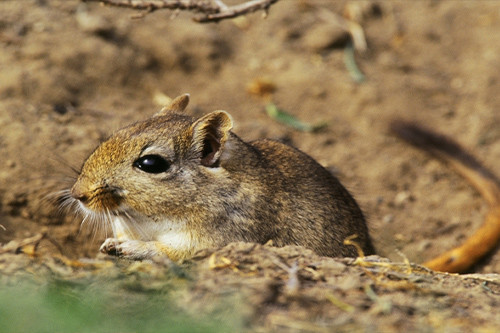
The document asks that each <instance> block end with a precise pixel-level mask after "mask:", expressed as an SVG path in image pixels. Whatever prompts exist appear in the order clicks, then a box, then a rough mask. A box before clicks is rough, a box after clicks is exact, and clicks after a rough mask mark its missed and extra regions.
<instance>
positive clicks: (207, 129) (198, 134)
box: [191, 111, 233, 167]
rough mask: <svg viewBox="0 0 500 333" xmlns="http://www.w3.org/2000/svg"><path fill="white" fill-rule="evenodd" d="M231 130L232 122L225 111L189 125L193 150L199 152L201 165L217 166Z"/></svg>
mask: <svg viewBox="0 0 500 333" xmlns="http://www.w3.org/2000/svg"><path fill="white" fill-rule="evenodd" d="M232 128H233V120H232V119H231V115H230V114H229V113H227V112H226V111H214V112H211V113H209V114H207V115H205V116H203V117H201V118H200V119H198V120H197V121H195V122H194V123H193V125H191V131H192V135H193V148H194V149H195V150H196V151H198V152H201V164H203V165H204V166H207V167H216V166H218V162H219V157H220V155H221V154H222V151H223V149H224V144H225V143H226V141H227V139H228V138H229V133H230V131H231V129H232Z"/></svg>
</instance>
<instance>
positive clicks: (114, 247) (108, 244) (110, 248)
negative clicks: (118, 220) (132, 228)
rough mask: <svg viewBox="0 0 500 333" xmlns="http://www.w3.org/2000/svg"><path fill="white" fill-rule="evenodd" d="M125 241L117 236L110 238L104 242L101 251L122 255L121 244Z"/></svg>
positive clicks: (112, 254) (111, 254)
mask: <svg viewBox="0 0 500 333" xmlns="http://www.w3.org/2000/svg"><path fill="white" fill-rule="evenodd" d="M122 242H123V241H121V240H119V239H117V238H108V239H106V240H105V241H104V243H102V245H101V247H100V248H99V251H100V252H101V253H105V254H108V255H110V256H117V257H120V256H121V255H122V254H121V248H120V244H121V243H122Z"/></svg>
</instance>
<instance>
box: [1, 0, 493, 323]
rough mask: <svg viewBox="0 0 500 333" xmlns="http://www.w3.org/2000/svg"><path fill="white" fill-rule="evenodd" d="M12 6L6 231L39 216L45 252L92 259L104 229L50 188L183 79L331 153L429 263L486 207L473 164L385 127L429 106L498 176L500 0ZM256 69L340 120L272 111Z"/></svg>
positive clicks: (16, 233)
mask: <svg viewBox="0 0 500 333" xmlns="http://www.w3.org/2000/svg"><path fill="white" fill-rule="evenodd" d="M0 8H1V10H0V44H1V49H0V149H1V151H2V157H3V158H2V164H1V165H2V166H1V168H0V225H1V228H0V243H7V242H9V241H11V240H21V239H25V238H27V237H31V236H34V235H36V234H39V233H41V232H42V233H46V234H47V235H48V236H49V237H50V238H51V239H52V240H53V241H52V242H49V241H43V242H42V243H41V244H40V247H39V248H38V249H37V253H38V255H39V256H40V257H41V258H48V257H51V256H54V255H61V254H62V255H64V256H65V257H68V258H74V259H76V258H82V257H88V258H94V257H95V256H96V253H97V249H98V246H99V244H100V243H101V242H102V240H103V239H104V235H93V234H92V232H91V230H87V229H83V230H81V229H80V224H79V220H78V217H75V216H72V215H71V214H69V215H61V214H57V207H55V206H54V205H53V204H51V203H50V202H49V201H47V199H46V196H47V195H49V194H50V193H53V192H55V191H58V190H61V189H64V188H68V187H69V186H71V184H72V182H73V181H74V179H75V177H76V175H77V173H76V172H75V171H74V170H78V169H79V168H80V166H81V164H82V163H83V161H84V159H85V158H86V156H88V154H89V153H90V152H91V151H92V150H93V148H94V147H95V146H96V145H97V144H98V143H99V142H100V141H102V140H103V139H104V138H106V137H107V136H108V135H109V134H110V133H111V132H112V131H114V130H116V129H118V128H120V127H121V126H123V125H126V124H128V123H130V122H133V121H136V120H141V119H144V118H147V117H148V116H149V115H151V114H153V113H154V112H155V111H157V110H158V109H159V108H160V107H161V102H162V99H161V97H162V96H164V95H166V96H170V97H174V96H176V95H179V94H181V93H185V92H188V93H190V94H191V103H192V104H191V106H190V112H191V114H193V115H201V114H204V113H207V112H209V111H212V110H215V109H224V110H227V111H228V112H230V113H231V115H232V116H233V118H234V120H235V123H236V127H235V132H236V133H237V134H238V135H239V136H240V137H242V138H243V139H245V140H252V139H257V138H262V137H270V138H275V139H284V140H287V142H290V143H292V144H293V145H295V146H297V147H298V148H300V149H301V150H303V151H305V152H306V153H308V154H310V155H311V156H313V157H314V158H315V159H316V160H318V161H319V162H320V163H321V164H322V165H324V166H326V167H328V168H329V169H330V170H331V171H332V172H334V173H335V174H336V175H337V176H338V177H339V179H340V180H341V181H342V183H343V184H344V185H345V186H346V187H347V188H348V189H349V190H350V191H351V192H352V193H353V195H354V196H355V197H356V199H357V201H358V203H359V204H360V205H361V207H362V208H363V210H364V212H365V214H366V216H367V217H368V223H369V227H370V230H371V235H372V237H373V239H374V243H375V246H376V248H377V252H378V253H379V254H380V255H381V256H383V257H387V258H389V259H391V260H396V261H402V256H404V257H406V258H408V259H409V260H410V261H412V262H416V263H421V262H423V261H425V260H427V259H430V258H431V257H433V256H434V255H437V254H439V253H441V252H442V251H444V250H446V249H449V248H451V247H453V246H454V245H457V244H459V243H460V242H461V241H462V240H464V239H465V238H466V237H467V236H468V235H470V234H471V232H472V231H473V230H475V229H476V228H477V227H478V226H479V225H480V224H481V222H482V219H483V216H484V214H485V213H486V211H487V206H486V204H485V203H484V201H483V200H482V198H481V197H480V196H479V194H477V193H476V192H475V191H474V190H473V189H472V188H471V187H470V186H469V185H468V184H467V183H466V182H465V181H464V180H463V179H462V178H460V177H459V176H457V175H456V174H454V173H453V172H452V171H450V170H449V169H447V168H446V167H445V166H443V165H442V164H441V163H439V162H437V161H435V160H434V159H433V158H431V157H429V156H428V155H426V154H425V153H422V152H420V151H417V150H415V149H413V148H411V147H408V146H407V145H406V144H405V143H403V142H401V141H399V140H398V139H396V138H394V137H393V136H391V135H389V133H388V130H387V128H388V124H389V122H390V121H391V120H392V119H394V118H403V119H409V120H416V121H418V122H420V123H422V124H425V125H427V126H428V127H431V128H433V129H435V130H437V131H439V132H441V133H444V134H447V135H449V136H450V137H452V138H454V139H455V140H457V141H458V142H460V143H462V144H463V145H464V146H466V147H468V149H469V150H470V151H471V152H472V153H473V154H474V155H475V156H477V157H478V158H479V159H480V160H482V161H483V162H484V164H485V165H486V166H489V167H490V168H491V170H492V171H493V172H495V173H497V174H499V171H498V168H497V166H498V165H499V164H500V144H499V139H500V126H499V125H500V113H499V111H498V110H499V109H500V94H499V93H498V92H499V91H500V80H499V79H498V70H497V69H498V68H500V43H498V41H499V40H500V5H499V4H498V3H497V2H496V1H481V2H472V1H463V2H455V1H418V2H411V3H410V2H396V1H394V2H391V1H383V2H371V1H367V2H352V3H348V2H344V1H339V2H327V1H314V0H309V1H308V0H300V1H299V0H297V1H294V0H282V1H280V2H278V3H277V4H276V5H274V6H273V7H272V8H271V11H270V12H269V16H268V17H267V18H266V19H262V17H261V13H257V14H252V15H249V16H247V17H245V18H242V19H238V20H233V21H223V22H220V23H218V24H206V25H201V24H196V23H194V22H193V21H192V20H191V19H190V18H191V15H190V14H187V13H181V14H180V15H179V16H178V17H176V18H175V19H171V13H169V12H167V11H158V12H154V13H152V14H149V15H146V16H145V17H144V18H142V19H131V15H133V14H136V13H135V12H133V11H130V10H124V9H117V8H107V7H102V6H99V5H97V4H92V5H85V4H81V3H79V2H77V1H55V0H52V1H51V0H38V1H28V0H25V1H4V2H2V3H0ZM346 8H350V11H351V12H353V11H354V10H359V12H360V13H361V16H360V18H359V19H358V21H359V23H360V25H361V27H362V28H363V31H364V33H365V34H366V40H367V44H368V48H367V50H366V51H365V52H356V54H355V60H356V63H357V66H358V67H359V69H360V70H361V71H362V73H363V74H364V81H362V82H356V80H354V77H353V72H352V70H350V69H349V67H348V66H346V40H347V39H346V33H345V32H344V31H342V30H341V29H340V28H338V27H337V26H336V25H335V24H334V23H332V20H331V15H334V14H332V13H337V14H342V13H343V12H344V11H345V10H346ZM325 13H326V14H325ZM257 82H268V83H271V84H272V85H273V86H275V87H276V90H275V91H274V92H273V93H272V94H271V96H268V98H270V99H271V100H272V102H274V103H275V104H276V105H277V106H278V107H279V108H281V109H283V110H286V111H287V112H289V113H291V114H293V115H295V116H296V117H297V118H299V119H302V120H304V121H307V122H310V123H317V122H326V123H327V124H328V126H327V127H326V129H324V130H323V131H319V132H315V133H308V132H300V131H296V130H294V129H292V128H290V127H288V126H285V125H283V124H279V123H277V122H275V121H274V120H273V119H271V118H269V117H268V116H267V115H266V113H265V112H264V108H265V105H266V104H267V103H268V102H269V99H266V98H263V97H262V96H258V95H255V94H252V93H251V90H252V89H249V86H252V85H253V86H255V84H256V83H257ZM303 255H304V256H305V258H307V256H308V255H312V254H308V253H307V252H306V253H305V254H303ZM18 257H22V255H20V256H18ZM499 259H500V251H498V248H497V250H495V251H493V253H492V254H491V255H489V256H488V257H487V258H485V259H484V260H482V261H481V262H480V263H479V264H478V265H477V266H476V267H475V268H474V269H473V271H474V272H476V273H483V274H484V273H496V272H499V271H500V260H499ZM9 260H11V259H9ZM311 260H312V259H311ZM315 260H320V259H316V258H315V259H314V260H313V261H315ZM321 260H323V259H321ZM324 260H326V259H324ZM328 260H330V259H328ZM21 266H22V265H21ZM211 271H213V270H208V272H211ZM228 274H231V270H228ZM359 274H362V272H361V273H359ZM213 278H214V279H216V278H217V277H216V276H214V277H213ZM453 281H454V283H457V284H460V283H462V282H460V281H462V280H458V279H457V280H453ZM243 283H244V282H243ZM249 283H250V282H249ZM360 283H361V285H362V283H363V282H360ZM497 283H498V282H497ZM192 290H197V289H196V288H194V289H192ZM495 290H496V291H495ZM495 290H494V291H493V292H492V295H495V297H496V298H490V299H491V302H490V303H489V304H490V305H491V306H493V305H494V304H497V305H498V302H499V301H500V300H499V298H498V295H499V293H498V287H497V289H495ZM410 294H411V293H410ZM413 295H415V294H413ZM398 297H400V296H398ZM401 297H402V296H401ZM415 297H418V293H417V296H415ZM491 297H493V296H491ZM262 302H264V303H265V302H266V300H262ZM280 302H281V301H280ZM256 304H259V302H254V303H252V305H253V306H256V307H258V305H256ZM273 304H274V303H273ZM360 304H361V303H360ZM358 305H359V304H358V303H356V309H357V310H360V311H361V309H364V310H366V309H369V308H370V306H369V305H366V304H365V305H364V306H362V305H359V306H358ZM483 305H484V304H483ZM286 308H287V309H291V310H292V309H293V307H286ZM303 308H307V307H305V306H304V307H303ZM472 308H474V307H473V306H472ZM481 311H483V312H484V311H487V310H485V309H482V310H481ZM382 312H383V311H382ZM410 312H411V311H410ZM412 313H413V314H408V313H405V314H404V315H403V314H402V313H400V314H399V315H400V316H401V317H399V319H400V320H403V319H402V318H404V316H413V315H414V313H419V312H418V311H417V312H412ZM393 314H394V313H393ZM420 314H422V313H420ZM260 315H263V316H264V315H265V316H268V315H269V313H266V314H262V313H261V314H260ZM280 315H281V314H280ZM321 315H322V314H319V316H320V317H321ZM323 315H325V316H327V317H328V316H330V314H328V313H327V312H324V313H323ZM256 316H257V315H256ZM415 316H417V317H418V315H415ZM306 317H307V316H304V318H306ZM260 318H262V317H260ZM266 318H268V317H266ZM304 318H302V319H301V320H305V319H304ZM370 318H371V317H370ZM412 318H415V317H412ZM474 318H479V317H474ZM479 322H481V321H479ZM484 322H485V321H482V323H484ZM330 323H331V322H330ZM357 323H359V325H358V326H356V327H358V328H359V327H367V326H366V325H364V324H363V323H364V321H360V322H357ZM390 323H392V322H390ZM390 323H389V324H388V323H385V324H388V325H389V326H391V325H392V324H390ZM471 323H472V322H469V324H471ZM474 323H476V322H474ZM385 324H384V325H385ZM417 324H418V323H417ZM496 324H498V323H496ZM259 325H263V324H262V321H261V322H260V324H259ZM417 326H418V325H417ZM438 326H439V325H438ZM263 327H266V325H264V326H263ZM269 327H276V326H267V328H269ZM377 327H378V328H383V327H387V326H383V325H382V326H377ZM391 327H397V325H396V326H391ZM414 327H415V326H414ZM464 327H467V326H464ZM497 327H498V326H497Z"/></svg>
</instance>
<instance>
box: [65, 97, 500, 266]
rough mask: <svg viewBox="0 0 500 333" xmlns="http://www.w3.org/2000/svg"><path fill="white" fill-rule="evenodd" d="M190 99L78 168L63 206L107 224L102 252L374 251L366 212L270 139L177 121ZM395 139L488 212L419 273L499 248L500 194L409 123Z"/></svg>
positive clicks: (451, 147) (128, 131) (476, 167)
mask: <svg viewBox="0 0 500 333" xmlns="http://www.w3.org/2000/svg"><path fill="white" fill-rule="evenodd" d="M188 102H189V97H188V95H183V96H180V97H177V98H176V99H174V100H173V101H172V103H171V104H170V105H169V106H167V107H165V108H163V109H162V110H161V111H160V112H158V113H157V114H155V115H154V116H153V117H151V118H149V119H147V120H145V121H142V122H138V123H135V124H132V125H130V126H128V127H125V128H123V129H122V130H119V131H118V132H116V133H115V134H113V135H112V136H111V137H110V138H109V139H108V140H107V141H105V142H103V143H102V144H101V145H100V146H99V147H97V149H96V150H95V151H94V152H93V153H92V154H91V155H90V157H89V158H88V159H87V160H86V161H85V163H84V165H83V167H82V169H81V172H80V175H79V177H78V179H77V181H76V183H75V184H74V186H73V187H72V189H71V191H70V194H69V196H67V197H66V199H65V200H66V204H69V205H72V204H76V206H77V207H79V210H80V211H81V212H82V213H83V215H84V218H85V219H93V220H96V221H99V222H101V223H107V224H109V225H111V228H112V229H113V234H114V238H108V239H107V240H106V241H105V242H104V244H103V245H102V246H101V251H102V252H104V253H108V254H112V255H117V256H121V257H126V258H131V259H147V258H152V257H154V256H156V255H167V256H168V257H169V258H171V259H173V260H180V259H184V258H189V257H191V256H192V255H193V254H194V253H195V252H196V251H198V250H200V249H203V248H208V247H221V246H224V245H226V244H228V243H230V242H234V241H247V242H257V243H266V242H268V241H270V240H271V241H272V242H273V244H274V245H276V246H284V245H302V246H304V247H306V248H309V249H311V250H313V251H315V252H316V253H317V254H320V255H325V256H332V257H338V256H356V255H358V252H357V250H356V248H355V247H354V246H348V245H344V240H345V239H346V238H348V237H350V236H353V235H356V236H357V238H356V239H355V241H356V242H357V243H358V244H359V245H360V246H361V249H362V251H363V253H364V254H373V253H374V252H375V251H374V248H373V246H372V243H371V240H370V236H369V234H368V229H367V226H366V222H365V219H364V217H363V214H362V212H361V210H360V208H359V207H358V205H357V204H356V202H355V201H354V199H353V198H352V197H351V195H350V194H349V193H348V192H347V190H346V189H345V188H344V187H343V186H342V185H341V184H340V182H339V181H338V180H337V179H336V178H335V177H333V176H332V175H331V174H330V173H329V172H328V171H327V170H325V169H324V168H323V167H322V166H320V165H319V164H318V163H317V162H315V161H314V160H313V159H312V158H311V157H309V156H308V155H306V154H304V153H302V152H300V151H299V150H297V149H295V148H293V147H290V146H287V145H285V144H282V143H279V142H276V141H272V140H257V141H253V142H249V143H247V142H244V141H243V140H241V139H240V138H239V137H238V136H236V135H235V134H234V133H232V132H231V128H232V120H231V117H230V115H229V114H228V113H226V112H224V111H214V112H212V113H209V114H207V115H205V116H203V117H201V118H199V119H194V118H192V117H189V116H187V115H186V114H184V112H183V111H184V109H185V108H186V106H187V104H188ZM392 131H393V132H394V133H396V134H397V135H398V136H400V137H402V138H403V139H405V140H407V141H409V142H410V143H412V144H414V145H417V146H419V147H421V148H423V149H424V150H427V151H429V152H431V153H432V154H434V155H435V156H437V157H438V158H441V159H442V160H444V161H445V162H448V163H449V164H450V165H451V166H452V167H454V168H455V169H456V170H457V171H458V172H459V173H460V174H461V175H462V176H464V177H465V178H466V179H468V180H469V181H470V182H471V184H472V185H473V186H474V187H475V188H476V189H477V190H478V191H479V192H480V193H481V194H482V195H483V197H485V199H486V200H487V201H488V203H489V204H490V207H491V209H490V212H489V214H488V215H487V217H486V219H485V222H484V224H483V226H482V227H481V228H480V229H479V230H478V231H477V232H476V233H475V234H473V235H472V236H471V237H470V238H469V239H468V240H467V241H466V242H465V243H464V244H463V245H462V246H459V247H457V248H456V249H453V250H450V251H448V252H447V253H444V254H443V255H441V256H439V257H438V258H436V259H434V260H431V261H429V262H427V263H425V265H427V266H428V267H430V268H432V269H434V270H440V271H452V272H460V271H464V270H466V269H468V268H469V267H470V266H472V265H473V264H474V263H475V262H476V261H477V260H478V259H479V258H481V257H483V256H484V255H485V254H487V253H488V252H490V251H491V250H492V249H493V248H494V247H495V245H496V244H497V243H498V241H499V239H500V185H499V181H498V180H497V179H496V178H495V176H494V175H493V174H491V173H490V172H489V171H487V170H486V169H485V168H484V167H482V166H481V164H480V163H479V162H477V161H476V160H475V159H474V158H473V157H472V156H471V155H469V154H467V153H466V152H465V150H464V149H462V148H461V147H459V146H458V145H457V144H455V143H453V142H452V141H451V140H449V139H447V138H445V137H443V136H441V135H438V134H435V133H433V132H432V131H429V130H426V129H424V128H422V127H419V126H415V125H413V124H410V123H405V122H394V123H393V124H392Z"/></svg>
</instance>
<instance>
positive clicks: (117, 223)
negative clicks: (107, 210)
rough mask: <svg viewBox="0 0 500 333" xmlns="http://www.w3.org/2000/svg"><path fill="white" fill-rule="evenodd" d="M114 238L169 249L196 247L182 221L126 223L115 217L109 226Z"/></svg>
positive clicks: (182, 249)
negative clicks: (160, 244)
mask: <svg viewBox="0 0 500 333" xmlns="http://www.w3.org/2000/svg"><path fill="white" fill-rule="evenodd" d="M111 225H112V228H113V234H114V237H115V238H118V239H123V240H125V239H127V240H133V239H135V240H142V241H146V242H148V241H158V242H160V243H162V244H164V245H166V246H168V247H169V248H171V249H174V250H179V251H188V250H190V249H193V248H195V247H196V245H197V244H196V243H197V242H195V240H194V237H193V235H192V233H191V232H189V231H188V229H187V226H186V223H185V222H184V221H171V220H164V221H161V222H153V221H134V222H128V221H126V220H125V219H123V218H122V217H119V216H117V217H115V218H114V219H113V223H112V224H111Z"/></svg>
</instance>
